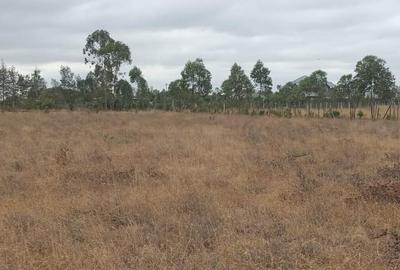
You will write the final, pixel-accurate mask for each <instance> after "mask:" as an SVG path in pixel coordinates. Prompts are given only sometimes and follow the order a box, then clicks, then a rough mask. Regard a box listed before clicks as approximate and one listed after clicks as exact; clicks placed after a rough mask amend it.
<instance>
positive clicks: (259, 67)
mask: <svg viewBox="0 0 400 270" xmlns="http://www.w3.org/2000/svg"><path fill="white" fill-rule="evenodd" d="M270 73H271V71H270V70H269V69H268V68H266V67H265V66H264V63H263V62H262V61H261V60H258V61H257V63H256V64H255V66H254V68H253V70H252V71H251V74H250V77H251V79H252V80H253V83H254V85H255V86H256V89H257V91H258V93H259V94H260V95H261V96H263V97H266V96H268V95H270V94H272V79H271V77H270V76H269V75H270Z"/></svg>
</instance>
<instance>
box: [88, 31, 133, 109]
mask: <svg viewBox="0 0 400 270" xmlns="http://www.w3.org/2000/svg"><path fill="white" fill-rule="evenodd" d="M83 54H84V55H85V63H86V64H90V65H91V66H94V74H95V76H96V79H97V80H98V81H99V82H100V86H101V88H102V90H103V91H104V106H105V107H107V106H108V105H107V97H108V96H109V95H110V94H112V92H113V91H114V88H115V85H116V83H117V82H118V75H119V71H120V68H121V65H122V64H124V63H131V62H132V60H131V53H130V50H129V47H128V46H127V45H125V44H124V43H122V42H120V41H115V40H114V39H113V38H111V36H110V34H109V33H108V32H107V31H105V30H97V31H95V32H93V33H92V34H90V35H89V36H88V37H87V39H86V45H85V47H84V49H83Z"/></svg>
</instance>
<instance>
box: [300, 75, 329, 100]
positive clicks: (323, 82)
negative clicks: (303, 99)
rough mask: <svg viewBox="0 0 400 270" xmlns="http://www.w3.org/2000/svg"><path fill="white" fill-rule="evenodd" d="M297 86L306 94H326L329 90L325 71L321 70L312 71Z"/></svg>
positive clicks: (320, 95) (319, 95)
mask: <svg viewBox="0 0 400 270" xmlns="http://www.w3.org/2000/svg"><path fill="white" fill-rule="evenodd" d="M299 87H300V89H301V91H302V92H303V93H304V94H305V95H306V96H317V97H324V96H326V94H327V91H328V90H329V85H328V78H327V74H326V72H325V71H322V70H317V71H314V72H313V73H311V75H310V76H308V77H306V78H305V79H304V80H302V81H301V82H300V83H299Z"/></svg>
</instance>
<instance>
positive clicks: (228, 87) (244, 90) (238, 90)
mask: <svg viewBox="0 0 400 270" xmlns="http://www.w3.org/2000/svg"><path fill="white" fill-rule="evenodd" d="M222 92H223V95H224V96H225V97H226V98H227V99H228V100H229V99H230V100H232V101H234V102H237V103H239V104H240V103H241V102H242V101H243V100H244V99H248V101H249V102H250V99H251V97H252V94H253V93H254V87H253V85H252V84H251V81H250V79H249V77H247V75H246V74H245V73H244V70H243V69H242V68H241V67H240V66H239V65H238V64H237V63H235V64H234V65H233V66H232V68H231V74H230V75H229V78H228V79H227V80H226V81H224V82H223V84H222Z"/></svg>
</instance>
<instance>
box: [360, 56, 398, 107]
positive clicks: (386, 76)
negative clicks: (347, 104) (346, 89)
mask: <svg viewBox="0 0 400 270" xmlns="http://www.w3.org/2000/svg"><path fill="white" fill-rule="evenodd" d="M355 72H356V76H355V80H356V82H357V86H358V91H359V93H360V94H361V95H363V96H369V97H370V98H371V99H372V98H375V97H378V98H379V99H381V100H383V101H389V100H390V99H392V98H393V97H394V96H395V95H396V84H395V78H394V76H393V74H392V73H391V72H390V70H389V68H388V67H387V66H386V61H385V60H383V59H381V58H378V57H376V56H373V55H368V56H366V57H364V58H363V59H362V60H361V61H359V62H358V63H357V66H356V69H355Z"/></svg>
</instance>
